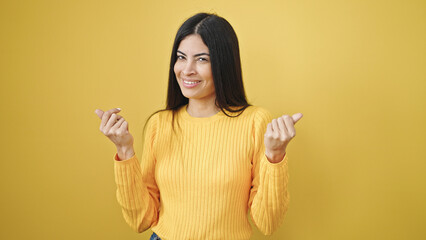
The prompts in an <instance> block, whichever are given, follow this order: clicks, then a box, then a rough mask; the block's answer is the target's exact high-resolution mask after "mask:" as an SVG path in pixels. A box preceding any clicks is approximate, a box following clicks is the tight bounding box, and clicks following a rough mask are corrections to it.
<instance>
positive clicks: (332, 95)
mask: <svg viewBox="0 0 426 240" xmlns="http://www.w3.org/2000/svg"><path fill="white" fill-rule="evenodd" d="M200 11H207V12H216V13H217V14H219V15H221V16H223V17H225V18H226V19H227V20H228V21H229V22H230V23H231V24H232V25H233V27H234V29H235V31H236V32H237V35H238V37H239V41H240V48H241V57H242V66H243V76H244V82H245V87H246V91H247V95H248V98H249V100H250V102H251V103H252V104H254V105H259V106H263V107H265V108H267V109H269V110H270V111H271V112H272V113H273V114H274V117H278V116H280V115H282V114H294V113H296V112H301V113H303V114H304V117H303V118H302V119H301V120H300V122H298V123H297V124H296V130H297V136H296V138H295V139H293V140H292V142H291V143H290V145H289V147H288V154H289V160H290V163H289V168H290V186H289V191H290V195H291V202H290V208H289V210H288V212H287V215H286V219H285V222H284V223H283V225H282V226H281V228H280V229H279V230H278V231H277V232H275V233H274V234H273V235H272V236H270V237H264V236H262V235H261V234H260V233H259V232H258V231H257V230H255V232H254V235H253V238H252V239H289V240H299V239H300V240H303V239H316V240H329V239H426V229H425V228H424V226H425V224H426V174H425V173H426V163H425V160H426V150H425V149H426V137H425V135H426V131H425V130H426V127H425V123H426V61H425V57H426V44H425V43H426V2H425V1H414V0H412V1H406V0H399V1H388V0H387V1H385V0H382V1H377V0H373V1H368V0H350V1H338V0H334V1H333V0H328V1H312V0H298V1H260V2H259V1H231V0H226V1H201V0H197V1H194V0H192V1H191V0H181V1H158V0H156V1H154V0H152V1H105V0H102V1H101V0H98V1H95V0H79V1H75V0H73V1H71V0H69V1H54V0H52V1H46V0H38V1H4V0H3V1H1V2H0V20H1V21H0V26H1V38H0V41H1V42H0V64H1V71H0V78H1V88H0V91H1V99H0V100H1V101H0V102H1V110H2V114H1V124H0V126H1V136H2V138H1V153H2V159H1V179H0V184H1V185H0V187H1V199H0V206H1V214H0V216H1V222H0V226H1V231H0V239H64V240H66V239H148V238H149V236H150V234H151V231H150V230H149V231H146V232H145V233H142V234H137V233H135V232H132V230H131V229H130V227H129V226H128V225H127V224H126V223H125V221H124V219H123V217H122V215H121V209H120V208H119V205H118V203H117V201H116V198H115V191H116V187H115V182H114V176H113V159H112V158H113V155H114V153H115V150H116V149H115V147H114V145H113V143H112V142H110V141H109V140H108V139H107V138H106V137H105V136H104V135H103V134H102V133H101V132H100V131H99V124H100V120H99V119H98V118H97V116H96V115H95V113H94V110H95V109H96V108H100V109H103V110H107V109H110V108H114V107H121V108H122V109H123V110H122V112H121V114H122V115H123V116H124V117H125V118H126V119H127V120H128V122H129V128H130V131H131V133H132V134H133V135H134V137H135V151H136V154H137V155H138V156H141V140H142V136H141V134H142V127H143V123H144V121H145V119H146V117H147V116H148V115H149V114H150V113H152V112H153V111H155V110H157V109H159V108H162V107H163V106H164V104H165V99H166V88H167V77H168V64H169V58H170V51H171V48H172V42H173V39H174V36H175V34H176V31H177V29H178V28H179V26H180V25H181V24H182V22H183V21H184V20H185V19H186V18H188V17H190V16H192V15H193V14H195V13H197V12H200Z"/></svg>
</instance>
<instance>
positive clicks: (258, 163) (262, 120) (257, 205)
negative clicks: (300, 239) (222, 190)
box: [248, 109, 290, 235]
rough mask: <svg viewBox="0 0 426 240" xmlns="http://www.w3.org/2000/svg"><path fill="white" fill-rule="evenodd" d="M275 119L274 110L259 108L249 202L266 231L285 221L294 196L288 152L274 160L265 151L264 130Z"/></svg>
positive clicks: (269, 231) (257, 223)
mask: <svg viewBox="0 0 426 240" xmlns="http://www.w3.org/2000/svg"><path fill="white" fill-rule="evenodd" d="M271 119H272V117H271V114H270V113H269V112H268V111H266V110H264V109H259V110H258V112H257V113H256V116H255V118H254V124H253V138H254V152H253V156H252V164H253V165H252V188H251V190H250V198H249V202H248V207H249V208H250V216H251V218H252V220H253V223H254V224H255V225H256V227H257V228H258V229H259V230H260V231H261V232H262V233H263V234H265V235H270V234H272V233H273V232H274V231H276V230H277V229H278V227H279V226H280V225H281V223H282V222H283V220H284V216H285V213H286V212H287V208H288V204H289V200H290V196H289V193H288V191H287V183H288V159H287V153H286V154H285V155H284V157H283V159H282V160H281V161H280V162H277V163H271V162H270V161H269V160H268V158H267V157H266V155H265V145H264V134H265V132H266V127H267V124H268V123H269V122H270V121H271Z"/></svg>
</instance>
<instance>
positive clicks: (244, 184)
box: [114, 105, 289, 240]
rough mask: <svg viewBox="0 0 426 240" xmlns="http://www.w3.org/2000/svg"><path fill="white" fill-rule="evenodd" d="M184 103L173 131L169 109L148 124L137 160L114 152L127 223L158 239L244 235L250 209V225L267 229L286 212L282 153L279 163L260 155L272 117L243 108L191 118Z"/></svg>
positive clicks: (285, 164)
mask: <svg viewBox="0 0 426 240" xmlns="http://www.w3.org/2000/svg"><path fill="white" fill-rule="evenodd" d="M186 107H187V105H185V106H183V107H181V108H180V109H179V112H178V114H177V115H176V118H175V131H176V132H175V133H174V132H173V130H172V126H171V122H172V120H171V117H172V114H171V111H164V112H159V113H156V114H155V115H154V116H153V117H152V118H151V119H150V120H149V121H148V124H147V128H146V133H145V138H144V139H145V141H144V143H143V152H142V158H141V162H140V163H139V160H138V158H137V157H136V155H134V156H133V157H131V158H129V159H125V160H121V161H119V159H118V155H117V153H116V154H115V155H114V172H115V181H116V183H117V200H118V203H119V204H120V206H121V208H122V212H123V216H124V219H125V220H126V222H127V223H128V224H129V225H130V226H131V227H132V228H133V229H134V230H135V231H136V232H143V231H145V230H147V229H149V228H151V230H152V231H154V232H155V233H156V234H157V235H158V236H159V237H160V238H161V239H163V240H174V239H179V240H183V239H195V240H196V239H202V240H206V239H250V236H251V235H252V229H251V226H250V223H249V221H248V216H249V215H248V210H249V209H250V212H251V215H250V216H251V217H252V220H253V222H254V223H255V225H256V227H257V228H258V229H259V230H260V231H261V232H262V233H263V234H265V235H270V234H272V233H273V232H274V231H275V230H277V228H278V227H279V226H280V225H281V223H282V221H283V220H284V216H285V213H286V211H287V207H288V203H289V193H288V191H287V183H288V177H289V175H288V158H287V155H288V153H287V154H286V155H285V156H284V159H283V160H282V161H281V162H278V163H271V162H269V161H268V159H267V158H266V156H265V146H264V142H263V138H264V134H265V132H266V126H267V124H268V123H269V122H271V121H272V117H271V114H270V113H269V112H268V111H267V110H265V109H263V108H261V107H257V106H250V107H248V108H247V109H246V110H244V112H243V113H242V114H241V115H240V116H238V117H236V118H230V117H228V116H226V115H225V114H224V113H222V112H219V113H217V114H216V115H214V116H211V117H207V118H196V117H192V116H191V115H189V114H188V112H187V111H186ZM227 113H229V112H227ZM229 114H235V113H229ZM177 123H179V126H178V125H177Z"/></svg>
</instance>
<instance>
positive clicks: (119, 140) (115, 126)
mask: <svg viewBox="0 0 426 240" xmlns="http://www.w3.org/2000/svg"><path fill="white" fill-rule="evenodd" d="M120 111H121V110H120V109H117V108H113V109H110V110H108V111H106V112H103V111H102V110H100V109H96V110H95V113H96V115H98V117H99V118H100V119H102V121H101V125H100V127H99V130H100V131H101V132H102V133H103V134H104V135H105V136H107V137H108V138H109V139H110V140H111V141H112V142H113V143H114V144H115V146H116V147H117V152H118V156H119V158H120V159H122V160H123V159H127V158H130V157H132V156H133V154H134V151H133V141H134V140H133V136H132V134H130V132H129V127H128V123H127V121H125V120H124V118H123V117H122V116H120V115H118V114H117V113H118V112H120Z"/></svg>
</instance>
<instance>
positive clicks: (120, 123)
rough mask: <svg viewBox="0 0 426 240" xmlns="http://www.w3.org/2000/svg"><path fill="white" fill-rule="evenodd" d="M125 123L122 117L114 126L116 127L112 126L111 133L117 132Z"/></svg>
mask: <svg viewBox="0 0 426 240" xmlns="http://www.w3.org/2000/svg"><path fill="white" fill-rule="evenodd" d="M123 122H124V118H123V117H122V118H120V119H119V120H118V121H117V122H116V123H115V124H114V126H112V128H111V129H110V131H116V130H117V129H119V128H120V126H121V125H122V124H123Z"/></svg>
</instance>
